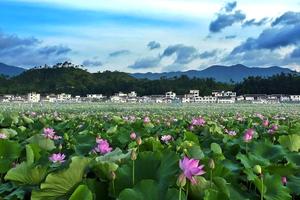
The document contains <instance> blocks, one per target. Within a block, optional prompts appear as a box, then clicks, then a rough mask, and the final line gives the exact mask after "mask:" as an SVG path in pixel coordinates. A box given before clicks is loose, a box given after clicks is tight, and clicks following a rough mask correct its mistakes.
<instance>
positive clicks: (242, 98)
mask: <svg viewBox="0 0 300 200" xmlns="http://www.w3.org/2000/svg"><path fill="white" fill-rule="evenodd" d="M236 100H237V101H244V100H245V98H244V96H242V95H240V96H237V97H236Z"/></svg>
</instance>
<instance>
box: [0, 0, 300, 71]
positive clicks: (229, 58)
mask: <svg viewBox="0 0 300 200" xmlns="http://www.w3.org/2000/svg"><path fill="white" fill-rule="evenodd" d="M0 19H1V20H0V62H2V63H5V64H9V65H14V66H19V67H24V68H31V67H35V66H41V65H45V64H47V65H53V64H55V63H58V62H64V61H70V62H72V63H74V64H78V65H83V66H84V68H86V69H88V70H89V71H91V72H97V71H105V70H118V71H124V72H166V71H186V70H190V69H196V70H202V69H205V68H207V67H209V66H211V65H228V66H229V65H234V64H244V65H246V66H249V67H270V66H282V67H288V68H290V69H293V70H297V71H300V0H238V1H223V0H1V1H0Z"/></svg>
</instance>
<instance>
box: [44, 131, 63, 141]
mask: <svg viewBox="0 0 300 200" xmlns="http://www.w3.org/2000/svg"><path fill="white" fill-rule="evenodd" d="M44 136H45V138H49V139H52V140H58V139H61V136H58V135H55V131H54V129H53V128H44Z"/></svg>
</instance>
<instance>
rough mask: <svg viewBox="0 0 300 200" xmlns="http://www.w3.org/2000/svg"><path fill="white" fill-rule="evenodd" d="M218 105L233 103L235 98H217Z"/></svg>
mask: <svg viewBox="0 0 300 200" xmlns="http://www.w3.org/2000/svg"><path fill="white" fill-rule="evenodd" d="M217 102H218V103H235V98H234V97H231V96H223V97H218V100H217Z"/></svg>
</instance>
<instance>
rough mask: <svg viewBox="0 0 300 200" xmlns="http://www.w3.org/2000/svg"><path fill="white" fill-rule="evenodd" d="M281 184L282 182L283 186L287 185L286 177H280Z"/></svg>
mask: <svg viewBox="0 0 300 200" xmlns="http://www.w3.org/2000/svg"><path fill="white" fill-rule="evenodd" d="M281 182H282V184H283V185H286V184H287V178H286V176H282V177H281Z"/></svg>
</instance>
